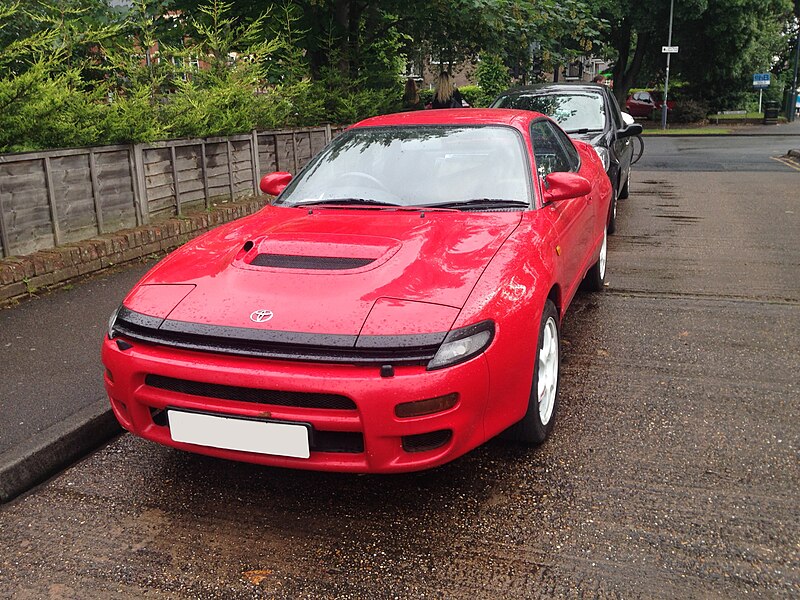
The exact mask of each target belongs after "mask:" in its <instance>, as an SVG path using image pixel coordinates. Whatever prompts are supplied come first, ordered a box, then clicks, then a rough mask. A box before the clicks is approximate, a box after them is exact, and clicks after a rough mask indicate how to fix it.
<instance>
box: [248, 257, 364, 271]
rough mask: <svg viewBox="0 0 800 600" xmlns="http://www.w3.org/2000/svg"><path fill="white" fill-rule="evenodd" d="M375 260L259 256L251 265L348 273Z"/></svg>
mask: <svg viewBox="0 0 800 600" xmlns="http://www.w3.org/2000/svg"><path fill="white" fill-rule="evenodd" d="M374 260H375V259H374V258H342V257H337V256H295V255H292V254H259V255H257V256H256V257H255V258H254V259H253V261H252V262H251V263H250V264H251V265H252V266H254V267H272V268H273V269H304V270H311V271H346V270H348V269H359V268H361V267H365V266H367V265H368V264H370V263H371V262H374Z"/></svg>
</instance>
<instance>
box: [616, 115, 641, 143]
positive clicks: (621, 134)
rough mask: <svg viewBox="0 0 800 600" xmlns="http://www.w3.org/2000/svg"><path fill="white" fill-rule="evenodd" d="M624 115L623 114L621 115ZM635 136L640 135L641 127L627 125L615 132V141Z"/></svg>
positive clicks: (637, 124)
mask: <svg viewBox="0 0 800 600" xmlns="http://www.w3.org/2000/svg"><path fill="white" fill-rule="evenodd" d="M623 114H624V113H623ZM635 135H642V126H641V125H640V124H639V123H634V124H633V125H628V126H627V127H624V128H622V129H620V130H619V131H618V132H617V139H618V140H621V139H624V138H628V137H633V136H635Z"/></svg>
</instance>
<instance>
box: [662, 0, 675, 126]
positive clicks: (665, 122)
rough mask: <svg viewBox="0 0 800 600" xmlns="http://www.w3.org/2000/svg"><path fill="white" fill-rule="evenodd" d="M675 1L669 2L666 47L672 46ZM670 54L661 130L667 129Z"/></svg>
mask: <svg viewBox="0 0 800 600" xmlns="http://www.w3.org/2000/svg"><path fill="white" fill-rule="evenodd" d="M674 4H675V0H669V39H668V41H667V46H672V9H673V6H674ZM670 56H672V52H667V76H666V78H665V79H664V104H663V105H662V106H661V129H666V128H667V97H668V95H669V57H670Z"/></svg>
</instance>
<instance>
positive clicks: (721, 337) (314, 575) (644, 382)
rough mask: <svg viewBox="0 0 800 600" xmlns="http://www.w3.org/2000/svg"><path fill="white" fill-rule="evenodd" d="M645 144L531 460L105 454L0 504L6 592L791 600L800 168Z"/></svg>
mask: <svg viewBox="0 0 800 600" xmlns="http://www.w3.org/2000/svg"><path fill="white" fill-rule="evenodd" d="M647 144H648V145H647V153H648V154H647V159H646V160H644V161H643V162H642V163H640V165H638V167H640V168H639V169H638V170H637V171H636V172H635V175H634V179H633V183H632V193H631V197H630V198H629V199H628V200H626V201H623V202H622V204H621V206H620V213H619V217H618V218H619V221H618V231H619V234H618V235H616V236H614V237H613V238H611V240H610V253H609V285H608V287H607V289H606V290H605V292H604V293H601V294H592V295H582V296H580V297H579V298H578V299H577V300H576V301H575V303H574V305H573V307H572V309H571V311H570V312H569V313H568V315H567V317H566V320H565V322H564V328H563V333H564V336H565V340H564V348H563V352H564V360H563V369H562V382H561V394H562V396H561V407H560V409H561V412H560V414H559V415H558V423H557V427H556V431H555V432H554V436H553V437H552V438H551V439H550V440H549V441H548V442H547V443H546V444H545V445H544V446H543V447H541V448H540V449H538V450H526V449H522V448H518V447H513V446H509V445H507V444H505V443H503V442H499V441H496V442H492V443H490V444H487V445H486V446H484V447H482V448H480V449H478V450H476V451H474V452H472V453H470V454H469V455H467V456H466V457H464V458H462V459H460V460H458V461H456V462H454V463H452V464H450V465H448V466H445V467H443V468H440V469H437V470H434V471H431V472H426V473H420V474H413V475H402V476H391V477H373V476H345V475H330V474H319V473H306V472H292V471H283V470H277V469H266V468H261V467H255V466H252V465H244V464H237V463H230V462H225V461H220V460H215V459H210V458H205V457H198V456H194V455H190V454H184V453H181V452H177V451H173V450H170V449H167V448H163V447H160V446H156V445H154V444H150V443H147V442H144V441H142V440H139V439H136V438H133V437H131V436H130V435H124V436H122V437H120V438H118V439H117V440H115V441H114V442H112V443H110V444H108V445H107V446H105V447H103V448H102V449H100V450H99V451H97V452H96V453H94V454H93V455H91V456H89V457H87V458H86V459H85V460H84V461H83V462H81V463H80V464H78V465H76V466H74V467H73V468H70V469H68V470H66V471H65V472H64V473H62V474H61V475H60V476H58V477H56V478H54V479H52V480H51V481H50V482H48V483H46V484H45V485H43V486H41V487H39V488H38V489H36V490H34V491H33V492H32V493H30V494H28V495H26V496H24V497H21V498H19V499H17V500H15V501H13V502H11V503H9V504H7V505H4V506H0V596H2V597H16V598H41V597H47V596H50V597H58V598H107V597H109V596H122V597H145V596H146V597H156V598H265V597H267V598H393V597H399V598H539V597H541V598H551V597H572V598H595V597H619V598H623V597H646V598H707V597H721V598H739V597H742V596H745V595H748V596H754V597H764V598H767V597H768V598H789V597H798V596H800V546H798V540H799V539H800V501H798V494H797V490H798V489H800V469H799V468H798V446H799V445H800V423H799V422H798V418H797V415H798V410H799V409H800V393H798V390H799V389H800V375H798V373H800V336H799V335H798V332H800V244H799V243H798V237H799V236H798V233H800V226H798V225H799V221H798V219H800V193H798V190H799V189H800V172H797V171H796V170H793V169H792V168H791V167H789V166H786V165H783V164H780V163H778V162H777V161H775V160H773V159H772V158H770V157H771V156H778V155H781V154H785V152H786V149H787V147H786V143H785V141H777V142H776V143H775V144H770V142H769V141H768V140H767V139H761V138H744V139H742V138H720V139H717V138H704V139H702V140H699V139H691V138H686V139H684V138H669V139H654V140H651V139H648V140H647ZM778 146H780V149H778ZM686 153H689V154H692V155H694V156H696V157H701V158H699V159H698V160H697V161H696V165H697V166H696V168H694V169H692V168H690V166H691V162H690V161H687V160H685V158H684V157H685V155H686ZM673 165H674V167H673ZM107 292H108V293H115V292H112V291H111V289H109V290H107ZM51 335H55V332H53V333H52V334H51ZM95 348H96V345H95V344H93V345H92V349H91V351H92V352H96V350H95ZM37 368H38V366H37ZM52 383H53V387H54V388H59V389H60V391H61V393H62V394H63V395H65V396H67V397H69V396H71V392H70V389H69V388H67V387H65V386H63V385H60V383H59V382H58V381H53V382H52Z"/></svg>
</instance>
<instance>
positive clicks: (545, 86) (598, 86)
mask: <svg viewBox="0 0 800 600" xmlns="http://www.w3.org/2000/svg"><path fill="white" fill-rule="evenodd" d="M608 91H609V88H608V86H607V85H603V84H602V83H590V82H588V81H582V82H564V83H537V84H533V85H524V86H520V87H515V88H511V89H508V90H506V91H504V92H501V93H500V94H498V95H497V97H498V98H500V97H502V96H512V95H521V94H525V93H530V92H534V93H543V94H551V93H558V92H594V93H597V94H602V93H604V92H608Z"/></svg>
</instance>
